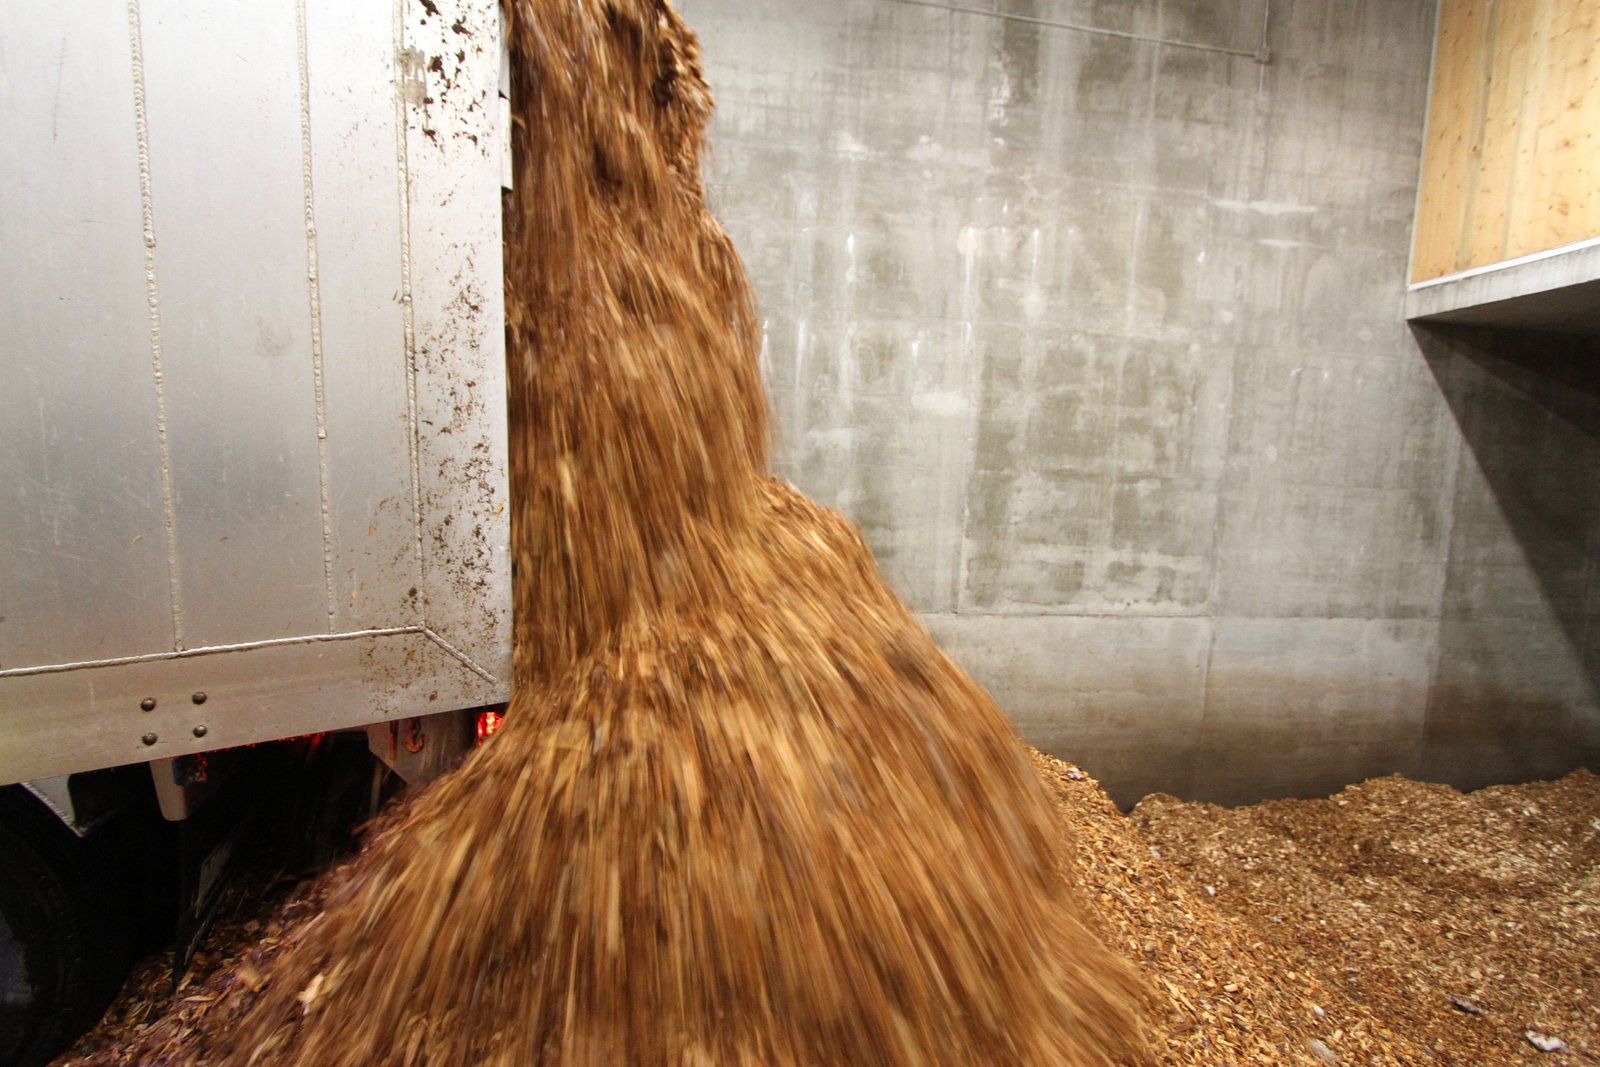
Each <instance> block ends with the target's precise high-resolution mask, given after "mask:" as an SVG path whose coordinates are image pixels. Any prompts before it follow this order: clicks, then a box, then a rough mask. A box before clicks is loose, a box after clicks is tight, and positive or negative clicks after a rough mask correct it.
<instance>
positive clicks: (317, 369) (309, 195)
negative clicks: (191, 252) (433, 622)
mask: <svg viewBox="0 0 1600 1067" xmlns="http://www.w3.org/2000/svg"><path fill="white" fill-rule="evenodd" d="M294 25H295V38H296V40H295V52H296V58H297V60H298V65H299V68H300V71H299V73H300V173H301V178H302V180H303V185H304V188H305V209H306V283H307V285H306V288H307V291H308V293H309V297H310V301H311V387H312V394H313V396H314V397H315V398H316V410H317V498H318V505H319V506H320V508H321V511H322V584H323V588H324V591H325V592H326V595H327V604H328V632H329V633H332V632H333V631H334V629H335V619H334V598H333V519H332V515H331V513H332V505H331V503H330V502H329V495H328V494H329V489H328V404H327V390H326V388H325V386H324V380H323V373H322V363H323V358H322V281H321V275H320V274H319V272H318V270H317V216H316V196H315V194H314V192H313V188H312V182H311V60H310V57H309V55H308V54H307V44H306V0H296V3H295V6H294Z"/></svg>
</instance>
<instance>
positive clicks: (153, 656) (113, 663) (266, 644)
mask: <svg viewBox="0 0 1600 1067" xmlns="http://www.w3.org/2000/svg"><path fill="white" fill-rule="evenodd" d="M398 634H426V635H427V636H429V637H432V636H433V635H432V634H431V633H428V632H427V631H426V630H424V629H423V628H422V627H421V626H391V627H388V628H387V629H380V630H350V631H347V632H345V633H338V634H305V635H302V636H297V637H272V638H268V639H266V640H264V641H245V642H242V643H241V644H237V645H207V646H205V647H203V648H185V649H180V650H178V651H176V652H151V653H149V654H147V655H143V656H118V657H116V658H114V659H86V660H79V661H78V662H76V663H42V664H39V665H37V666H33V667H12V668H10V669H8V670H0V678H18V677H24V676H27V675H33V674H60V673H61V672H63V671H76V670H86V669H88V668H91V667H122V666H126V665H127V664H130V663H159V662H160V661H162V660H169V659H194V658H195V657H196V656H215V655H218V654H220V653H223V652H248V651H250V650H251V649H255V648H283V647H286V646H289V645H312V644H321V643H324V642H328V641H353V640H356V639H358V638H362V637H393V636H396V635H398ZM434 640H435V641H437V640H438V638H437V637H435V638H434ZM441 644H442V642H441ZM446 648H447V649H448V646H446ZM463 662H465V660H463ZM468 665H469V666H471V664H468ZM473 669H474V670H478V668H477V667H473ZM479 673H480V674H481V673H482V672H481V671H479ZM491 680H492V679H491Z"/></svg>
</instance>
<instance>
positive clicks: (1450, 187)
mask: <svg viewBox="0 0 1600 1067" xmlns="http://www.w3.org/2000/svg"><path fill="white" fill-rule="evenodd" d="M1597 46H1600V0H1443V2H1442V3H1441V4H1440V10H1439V29H1438V41H1437V46H1436V55H1435V59H1434V78H1433V93H1432V97H1431V102H1430V105H1429V116H1428V135H1427V138H1426V144H1425V146H1424V158H1423V170H1422V190H1421V196H1420V197H1419V199H1418V210H1417V226H1416V236H1415V245H1414V250H1413V257H1412V280H1413V281H1421V280H1424V279H1427V278H1435V277H1439V276H1440V275H1444V274H1450V273H1453V272H1455V271H1459V270H1466V269H1468V268H1471V267H1479V266H1485V265H1488V264H1491V263H1497V262H1500V261H1503V260H1507V259H1514V258H1516V257H1518V256H1523V255H1527V254H1529V253H1532V252H1540V251H1544V250H1546V249H1550V248H1556V247H1559V246H1561V245H1565V244H1570V243H1572V242H1574V241H1581V240H1585V239H1587V238H1590V237H1594V236H1597V235H1600V185H1597V183H1596V180H1595V179H1596V176H1597V174H1600V161H1597V159H1596V156H1597V153H1600V140H1597V138H1596V133H1595V130H1596V124H1597V122H1600V62H1595V61H1593V60H1592V59H1591V57H1592V56H1593V54H1594V52H1595V50H1596V47H1597Z"/></svg>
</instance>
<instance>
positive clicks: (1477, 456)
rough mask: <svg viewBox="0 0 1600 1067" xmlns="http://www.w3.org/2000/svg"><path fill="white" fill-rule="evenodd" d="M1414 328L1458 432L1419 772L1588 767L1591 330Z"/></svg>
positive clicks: (1599, 446)
mask: <svg viewBox="0 0 1600 1067" xmlns="http://www.w3.org/2000/svg"><path fill="white" fill-rule="evenodd" d="M1413 333H1414V335H1415V337H1416V340H1417V344H1418V346H1419V347H1420V348H1421V350H1422V353H1423V356H1424V357H1425V358H1426V359H1427V361H1428V365H1429V367H1430V369H1431V370H1432V372H1433V375H1434V377H1435V379H1436V380H1437V381H1438V383H1439V387H1440V389H1441V390H1442V392H1443V395H1444V397H1445V399H1446V401H1447V402H1448V403H1449V405H1450V408H1451V410H1452V412H1453V413H1454V415H1455V419H1456V422H1457V423H1458V424H1459V426H1460V428H1461V433H1462V439H1463V441H1464V443H1465V447H1464V448H1463V449H1462V450H1461V455H1460V459H1459V460H1458V463H1457V468H1456V471H1455V503H1454V508H1453V527H1452V530H1451V534H1450V541H1449V553H1450V554H1449V562H1448V566H1447V570H1446V578H1445V589H1444V598H1443V603H1442V605H1441V612H1440V627H1439V647H1438V653H1437V660H1436V667H1435V669H1434V675H1433V679H1432V684H1431V685H1430V687H1429V692H1428V701H1427V712H1426V721H1425V728H1424V739H1423V756H1422V766H1421V767H1420V768H1419V770H1420V771H1421V773H1422V774H1423V775H1424V776H1425V777H1428V778H1431V779H1434V780H1438V781H1445V782H1449V783H1451V784H1453V785H1456V786H1459V787H1463V788H1472V787H1476V786H1481V785H1486V784H1490V783H1493V782H1504V781H1521V780H1528V779H1533V778H1544V777H1552V776H1556V775H1559V774H1563V773H1565V772H1566V771H1569V770H1571V769H1573V768H1574V767H1576V766H1579V765H1588V766H1590V767H1600V339H1597V338H1593V337H1574V336H1564V335H1557V334H1546V333H1535V332H1528V331H1509V330H1501V329H1489V328H1484V327H1459V326H1455V327H1451V326H1421V325H1416V326H1413Z"/></svg>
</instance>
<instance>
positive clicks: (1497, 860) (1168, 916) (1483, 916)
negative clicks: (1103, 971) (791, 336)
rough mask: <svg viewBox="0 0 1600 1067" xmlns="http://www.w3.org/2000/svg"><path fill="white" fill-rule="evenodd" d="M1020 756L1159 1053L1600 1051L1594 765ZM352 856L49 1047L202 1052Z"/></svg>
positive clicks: (1170, 1056) (1289, 1058) (1187, 1059)
mask: <svg viewBox="0 0 1600 1067" xmlns="http://www.w3.org/2000/svg"><path fill="white" fill-rule="evenodd" d="M1033 763H1034V767H1035V769H1036V770H1037V772H1038V774H1039V776H1040V778H1041V779H1042V780H1043V781H1044V782H1045V784H1046V786H1047V788H1048V789H1049V791H1050V793H1051V795H1052V798H1053V800H1054V805H1055V810H1056V815H1057V818H1058V820H1059V829H1060V835H1061V838H1062V841H1063V842H1064V844H1066V845H1067V847H1068V849H1069V851H1068V857H1067V860H1066V863H1067V865H1068V868H1069V869H1068V871H1067V872H1066V873H1067V875H1068V877H1070V878H1072V879H1074V880H1075V881H1077V882H1079V883H1080V884H1081V885H1082V886H1083V887H1084V889H1085V891H1086V892H1087V894H1088V899H1089V903H1090V907H1091V911H1092V921H1093V925H1094V926H1095V927H1096V928H1097V930H1098V931H1099V932H1100V934H1101V936H1102V937H1103V938H1104V939H1105V940H1106V941H1107V942H1108V943H1109V944H1111V945H1112V946H1113V947H1115V948H1118V949H1120V950H1121V951H1122V953H1123V954H1124V955H1126V956H1128V957H1130V958H1132V959H1135V960H1137V961H1138V963H1139V966H1140V969H1141V971H1142V972H1143V975H1144V980H1145V983H1146V984H1147V986H1148V987H1149V989H1150V995H1151V1000H1152V1004H1153V1005H1154V1006H1155V1008H1156V1010H1155V1011H1153V1012H1152V1016H1151V1018H1152V1022H1151V1027H1152V1033H1151V1037H1152V1039H1153V1043H1154V1044H1155V1045H1156V1046H1157V1047H1158V1050H1159V1061H1160V1062H1161V1063H1162V1064H1166V1065H1170V1067H1253V1065H1260V1067H1267V1065H1278V1064H1313V1065H1315V1064H1337V1063H1343V1064H1382V1065H1390V1064H1437V1065H1459V1067H1469V1065H1490V1064H1493V1065H1497V1067H1498V1065H1520V1064H1535V1063H1538V1064H1551V1065H1557V1064H1565V1063H1593V1062H1600V1055H1597V1053H1600V954H1597V953H1596V952H1595V951H1594V946H1595V945H1596V944H1600V778H1597V777H1596V776H1595V775H1593V774H1590V773H1588V772H1584V771H1579V772H1574V773H1573V774H1571V775H1568V776H1567V777H1566V778H1563V779H1561V780H1560V781H1557V782H1536V783H1531V784H1528V785H1518V786H1497V787H1494V788H1491V789H1485V790H1480V791H1478V792H1475V793H1469V794H1465V795H1463V794H1460V793H1457V792H1455V791H1454V790H1451V789H1448V788H1446V787H1443V786H1438V785H1430V784H1424V783H1419V782H1412V781H1407V780H1405V779H1401V778H1385V779H1376V780H1373V781H1370V782H1366V783H1363V784H1362V785H1358V786H1352V787H1350V788H1349V789H1346V790H1345V791H1344V792H1342V793H1340V794H1339V795H1338V796H1336V797H1333V798H1331V799H1327V800H1289V801H1273V802H1268V803H1265V804H1259V805H1255V806H1253V807H1248V808H1239V809H1234V810H1226V809H1221V808H1217V807H1214V806H1212V805H1208V804H1198V803H1184V802H1179V801H1176V800H1174V799H1172V798H1170V797H1163V796H1159V795H1158V796H1154V797H1150V798H1148V799H1147V800H1145V801H1144V802H1143V803H1142V804H1140V805H1139V807H1138V808H1136V809H1135V811H1134V813H1133V815H1132V817H1131V818H1130V817H1129V816H1126V815H1123V814H1122V813H1120V812H1118V811H1117V810H1116V808H1114V807H1113V806H1112V804H1111V802H1110V800H1109V799H1108V798H1107V797H1106V795H1105V793H1104V792H1103V791H1102V790H1101V789H1100V787H1099V785H1098V784H1096V782H1095V781H1094V779H1093V778H1091V777H1089V776H1088V775H1087V774H1085V773H1084V772H1083V771H1081V770H1080V769H1078V768H1077V767H1074V766H1072V765H1071V764H1067V763H1063V762H1061V761H1059V760H1056V759H1052V758H1050V757H1048V756H1043V755H1037V754H1035V755H1034V756H1033ZM401 814H402V811H401V810H396V811H393V812H391V813H389V814H388V815H387V816H386V817H385V819H384V822H385V823H388V822H391V821H393V820H394V819H396V818H398V817H399V816H400V815H401ZM351 871H352V868H351V867H350V866H349V865H346V866H344V867H341V868H338V869H335V870H332V871H329V872H327V873H325V874H324V875H323V876H322V877H321V878H318V879H308V880H305V881H302V882H300V883H298V884H295V883H293V882H282V881H278V882H276V883H274V881H273V879H272V876H271V874H270V873H269V872H260V873H257V874H255V875H253V876H252V877H251V878H248V879H247V880H245V881H243V882H242V883H240V884H239V885H237V886H235V887H234V888H233V889H232V890H231V891H230V894H229V898H228V901H227V903H226V905H225V911H224V915H223V918H222V920H221V921H220V922H219V924H218V926H217V928H216V930H215V931H214V933H213V934H212V936H211V937H210V938H209V939H208V942H207V945H206V947H205V949H204V950H203V951H202V953H201V954H200V956H199V957H198V958H197V960H196V962H195V965H194V967H193V968H192V969H191V971H190V973H189V974H188V975H187V976H186V977H185V979H184V982H183V986H182V988H181V990H180V991H179V993H178V995H177V996H176V997H173V996H171V995H170V993H169V989H168V984H167V983H168V976H169V966H170V961H169V959H168V958H167V957H157V958H153V959H151V960H149V961H148V962H146V963H145V964H144V965H143V966H142V967H141V968H140V969H139V970H138V971H136V972H135V973H134V975H133V976H132V978H130V979H129V981H128V983H127V984H126V985H125V986H124V988H123V991H122V993H121V995H120V996H119V998H118V999H117V1001H116V1003H115V1004H113V1005H112V1007H111V1009H110V1010H109V1011H108V1012H107V1013H106V1015H105V1018H104V1019H103V1020H102V1021H101V1023H100V1025H99V1026H98V1027H96V1028H95V1030H93V1031H92V1032H91V1033H89V1034H88V1035H86V1036H85V1037H84V1039H83V1040H82V1041H80V1042H79V1043H78V1045H77V1047H76V1048H75V1049H73V1051H72V1052H71V1054H69V1055H68V1056H66V1057H64V1058H62V1059H61V1060H59V1061H58V1062H57V1067H111V1065H118V1067H121V1065H130V1064H140V1063H170V1064H194V1063H205V1062H208V1061H210V1060H212V1059H214V1058H215V1055H214V1052H213V1051H212V1050H210V1048H209V1046H208V1043H207V1035H209V1034H214V1033H219V1032H221V1033H225V1032H226V1029H227V1026H226V1023H227V1021H228V1020H230V1019H231V1018H232V1017H233V1015H234V1014H235V1013H236V1012H237V1011H238V1010H239V1007H240V1004H241V1003H242V1001H243V1000H244V999H247V997H248V995H249V994H251V993H252V992H253V991H254V990H255V989H257V988H258V987H259V985H260V983H261V981H262V975H263V973H264V972H265V971H266V969H267V967H268V965H269V963H270V961H271V959H272V958H273V956H274V955H275V954H276V953H277V951H278V950H279V947H280V946H281V945H282V944H283V943H284V942H285V941H286V940H287V939H289V938H290V937H291V936H292V935H293V933H294V931H296V930H298V929H300V928H301V927H303V926H304V924H305V923H306V922H307V921H308V920H309V919H310V918H312V917H313V916H315V915H317V914H318V913H320V911H321V910H322V908H323V906H324V903H325V901H326V900H327V899H328V897H329V895H330V893H334V892H336V891H337V889H338V887H339V886H341V885H342V884H343V883H344V881H345V879H347V878H348V877H349V876H350V874H351ZM1529 1031H1531V1032H1533V1033H1534V1034H1536V1035H1540V1036H1543V1037H1545V1038H1549V1039H1552V1040H1555V1039H1559V1040H1560V1041H1562V1042H1563V1043H1564V1044H1565V1045H1566V1046H1567V1051H1566V1052H1565V1053H1562V1052H1559V1051H1556V1052H1549V1053H1547V1052H1542V1051H1540V1050H1539V1049H1538V1048H1537V1047H1535V1046H1534V1045H1533V1044H1532V1043H1531V1042H1530V1040H1529V1038H1528V1036H1527V1035H1528V1032H1529Z"/></svg>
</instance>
